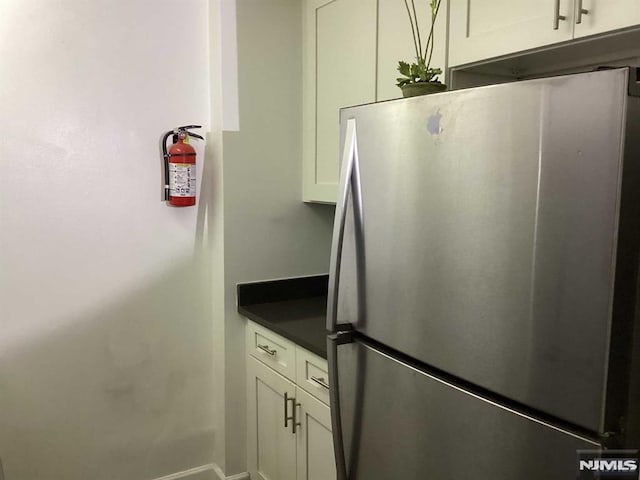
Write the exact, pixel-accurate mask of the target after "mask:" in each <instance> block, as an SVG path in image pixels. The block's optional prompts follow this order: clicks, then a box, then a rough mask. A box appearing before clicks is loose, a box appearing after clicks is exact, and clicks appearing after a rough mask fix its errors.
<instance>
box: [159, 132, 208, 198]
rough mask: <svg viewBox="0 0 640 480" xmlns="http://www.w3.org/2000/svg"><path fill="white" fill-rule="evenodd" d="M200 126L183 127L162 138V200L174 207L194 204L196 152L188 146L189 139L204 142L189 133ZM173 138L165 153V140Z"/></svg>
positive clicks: (197, 136)
mask: <svg viewBox="0 0 640 480" xmlns="http://www.w3.org/2000/svg"><path fill="white" fill-rule="evenodd" d="M192 128H201V127H200V125H185V126H183V127H177V128H174V129H173V130H170V131H168V132H167V133H165V134H164V137H163V138H162V156H163V160H164V199H165V200H168V201H169V205H172V206H174V207H189V206H191V205H195V204H196V150H195V149H194V148H193V147H192V146H191V145H189V137H195V138H199V139H200V140H204V138H202V137H201V136H200V135H197V134H195V133H192V132H190V131H189V130H190V129H192ZM170 136H173V145H171V147H170V148H169V151H167V140H168V139H169V137H170Z"/></svg>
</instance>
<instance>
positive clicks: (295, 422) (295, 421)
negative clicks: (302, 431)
mask: <svg viewBox="0 0 640 480" xmlns="http://www.w3.org/2000/svg"><path fill="white" fill-rule="evenodd" d="M301 406H302V405H301V404H299V403H296V399H295V398H294V399H293V423H292V424H291V427H292V428H291V433H293V434H294V435H295V434H296V433H298V427H301V426H302V424H301V423H300V422H299V421H298V420H299V419H298V408H300V407H301Z"/></svg>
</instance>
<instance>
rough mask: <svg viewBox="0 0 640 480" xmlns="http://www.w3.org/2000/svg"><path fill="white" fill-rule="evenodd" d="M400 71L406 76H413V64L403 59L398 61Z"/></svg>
mask: <svg viewBox="0 0 640 480" xmlns="http://www.w3.org/2000/svg"><path fill="white" fill-rule="evenodd" d="M398 71H399V72H400V73H401V74H402V75H404V76H405V77H410V76H411V66H410V65H409V64H408V63H407V62H403V61H402V60H401V61H400V62H398Z"/></svg>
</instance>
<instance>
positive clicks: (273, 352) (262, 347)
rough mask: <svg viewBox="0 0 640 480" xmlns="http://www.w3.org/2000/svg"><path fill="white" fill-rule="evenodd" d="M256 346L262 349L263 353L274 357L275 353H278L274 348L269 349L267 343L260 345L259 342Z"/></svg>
mask: <svg viewBox="0 0 640 480" xmlns="http://www.w3.org/2000/svg"><path fill="white" fill-rule="evenodd" d="M258 348H259V349H260V350H262V351H263V352H264V353H266V354H267V355H271V356H272V357H275V356H276V353H278V352H277V351H276V349H275V348H274V349H273V350H272V349H270V348H269V345H260V344H258Z"/></svg>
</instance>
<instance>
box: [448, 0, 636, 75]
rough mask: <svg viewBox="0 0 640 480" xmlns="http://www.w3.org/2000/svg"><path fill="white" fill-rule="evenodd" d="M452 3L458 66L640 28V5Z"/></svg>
mask: <svg viewBox="0 0 640 480" xmlns="http://www.w3.org/2000/svg"><path fill="white" fill-rule="evenodd" d="M450 2H451V10H450V26H449V32H450V34H449V66H454V67H455V66H459V65H464V64H468V63H473V62H477V61H481V60H485V59H490V58H494V57H499V56H502V55H507V54H512V53H519V52H522V51H524V50H531V49H536V48H539V47H544V46H547V45H551V44H555V43H559V42H564V41H569V40H573V39H577V38H582V37H587V36H591V35H597V34H602V33H606V32H611V31H614V30H619V29H622V28H626V27H633V26H638V25H639V24H640V0H537V1H530V0H450ZM630 47H633V46H632V45H630Z"/></svg>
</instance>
